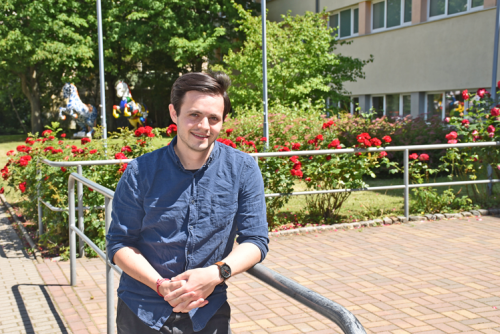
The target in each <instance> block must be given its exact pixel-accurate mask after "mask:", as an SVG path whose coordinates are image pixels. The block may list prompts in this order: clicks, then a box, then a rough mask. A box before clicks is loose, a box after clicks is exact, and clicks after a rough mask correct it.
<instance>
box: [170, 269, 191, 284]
mask: <svg viewBox="0 0 500 334" xmlns="http://www.w3.org/2000/svg"><path fill="white" fill-rule="evenodd" d="M189 276H190V274H189V273H188V272H187V271H186V272H183V273H182V274H179V275H177V276H175V277H172V281H174V282H175V281H180V280H187V279H189Z"/></svg>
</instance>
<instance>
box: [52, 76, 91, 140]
mask: <svg viewBox="0 0 500 334" xmlns="http://www.w3.org/2000/svg"><path fill="white" fill-rule="evenodd" d="M62 90H63V97H64V99H66V107H60V108H59V117H60V118H61V119H62V120H65V119H66V115H65V114H67V115H69V116H71V117H74V118H75V121H76V124H77V125H78V126H79V127H80V128H81V131H80V132H77V133H75V134H74V135H73V137H75V138H83V137H89V138H90V137H92V134H93V133H94V126H95V125H96V120H97V109H96V107H94V106H92V105H90V104H85V103H83V102H82V100H80V96H79V95H78V90H77V89H76V86H75V85H74V84H70V83H66V84H64V86H63V89H62Z"/></svg>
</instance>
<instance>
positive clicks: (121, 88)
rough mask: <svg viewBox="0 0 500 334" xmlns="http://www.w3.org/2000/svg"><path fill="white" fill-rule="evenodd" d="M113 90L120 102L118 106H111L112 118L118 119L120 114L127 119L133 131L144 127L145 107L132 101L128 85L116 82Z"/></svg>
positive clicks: (146, 116) (146, 115)
mask: <svg viewBox="0 0 500 334" xmlns="http://www.w3.org/2000/svg"><path fill="white" fill-rule="evenodd" d="M115 88H116V96H118V97H121V99H122V100H121V101H120V105H119V106H117V105H114V106H113V116H114V117H115V118H118V117H120V112H122V113H123V116H125V117H127V118H128V121H129V123H130V124H131V125H132V126H133V127H134V130H135V129H137V128H138V127H140V126H144V125H146V119H147V118H148V110H147V109H146V107H145V106H143V105H140V104H139V103H137V102H135V101H134V99H133V98H132V94H131V93H130V89H129V88H128V85H127V84H126V83H125V82H123V81H118V83H117V84H116V87H115Z"/></svg>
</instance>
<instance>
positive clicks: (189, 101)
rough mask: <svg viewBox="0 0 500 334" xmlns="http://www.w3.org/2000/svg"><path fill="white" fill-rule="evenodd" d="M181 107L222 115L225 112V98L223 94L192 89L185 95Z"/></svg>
mask: <svg viewBox="0 0 500 334" xmlns="http://www.w3.org/2000/svg"><path fill="white" fill-rule="evenodd" d="M181 109H183V110H193V111H198V112H202V113H209V114H217V115H218V116H220V115H219V114H222V113H223V112H224V98H223V97H222V96H221V95H215V94H208V93H203V92H198V91H192V90H190V91H188V92H186V95H184V99H183V101H182V107H181Z"/></svg>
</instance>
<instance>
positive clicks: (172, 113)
mask: <svg viewBox="0 0 500 334" xmlns="http://www.w3.org/2000/svg"><path fill="white" fill-rule="evenodd" d="M168 111H169V112H170V118H171V119H172V122H174V123H175V124H177V112H176V111H175V109H174V105H173V104H172V103H170V104H169V105H168Z"/></svg>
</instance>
